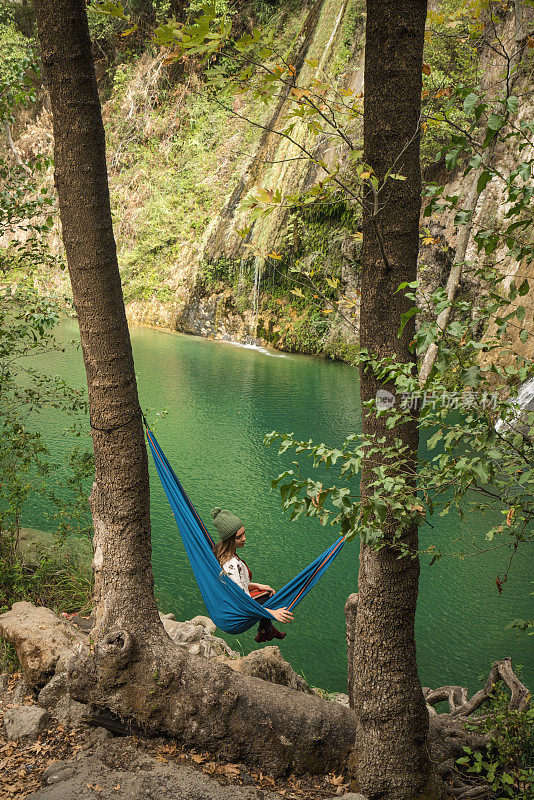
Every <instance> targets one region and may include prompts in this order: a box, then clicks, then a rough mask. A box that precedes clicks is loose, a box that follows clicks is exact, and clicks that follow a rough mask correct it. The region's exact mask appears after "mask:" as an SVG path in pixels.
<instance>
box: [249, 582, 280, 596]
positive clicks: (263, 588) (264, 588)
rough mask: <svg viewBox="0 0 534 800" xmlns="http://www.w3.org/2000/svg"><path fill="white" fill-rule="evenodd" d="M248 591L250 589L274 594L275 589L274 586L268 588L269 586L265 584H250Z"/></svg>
mask: <svg viewBox="0 0 534 800" xmlns="http://www.w3.org/2000/svg"><path fill="white" fill-rule="evenodd" d="M248 589H249V591H250V590H251V589H257V590H258V591H260V592H270V593H271V594H274V589H273V587H272V586H267V584H265V583H249V585H248Z"/></svg>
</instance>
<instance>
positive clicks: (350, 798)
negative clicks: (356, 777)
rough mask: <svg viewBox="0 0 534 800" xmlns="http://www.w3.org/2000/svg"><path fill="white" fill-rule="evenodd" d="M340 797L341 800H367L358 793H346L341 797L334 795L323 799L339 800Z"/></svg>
mask: <svg viewBox="0 0 534 800" xmlns="http://www.w3.org/2000/svg"><path fill="white" fill-rule="evenodd" d="M340 797H342V798H343V800H368V798H367V797H365V796H364V795H363V794H359V793H358V792H346V793H345V794H342V795H339V794H337V795H334V796H333V797H325V800H339V798H340Z"/></svg>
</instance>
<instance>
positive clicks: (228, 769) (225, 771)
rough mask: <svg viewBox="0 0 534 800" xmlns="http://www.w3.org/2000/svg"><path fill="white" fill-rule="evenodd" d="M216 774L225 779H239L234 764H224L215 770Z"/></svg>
mask: <svg viewBox="0 0 534 800" xmlns="http://www.w3.org/2000/svg"><path fill="white" fill-rule="evenodd" d="M217 772H220V773H221V775H224V776H225V777H226V778H239V775H240V772H239V767H238V766H236V765H235V764H224V765H223V766H221V767H218V768H217Z"/></svg>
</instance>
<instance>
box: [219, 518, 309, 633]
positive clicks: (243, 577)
mask: <svg viewBox="0 0 534 800" xmlns="http://www.w3.org/2000/svg"><path fill="white" fill-rule="evenodd" d="M211 516H212V517H213V522H214V523H215V527H216V528H217V531H218V533H219V538H220V540H221V541H220V542H218V543H217V544H216V545H215V548H214V552H215V556H216V558H217V560H218V562H219V564H220V565H221V567H222V568H223V570H224V571H225V572H226V574H227V575H228V576H229V577H230V578H231V579H232V580H233V581H234V583H237V585H238V586H240V587H241V588H242V589H243V591H245V592H247V594H249V595H250V596H251V597H253V598H254V600H256V602H258V603H264V602H265V601H266V600H268V599H269V597H272V595H273V594H274V589H273V588H272V587H271V586H266V585H265V584H263V583H252V582H251V580H250V579H251V578H252V573H251V571H250V570H249V568H248V567H247V565H246V564H245V562H244V561H243V560H242V559H241V558H239V556H238V555H236V549H237V548H238V547H243V546H244V544H245V542H246V536H245V526H244V525H243V523H242V522H241V520H240V519H239V517H236V516H235V515H234V514H232V513H231V512H230V511H226V510H225V509H222V508H214V509H212V512H211ZM269 611H270V612H271V613H272V615H273V617H275V619H277V620H278V622H291V621H292V619H293V614H292V613H291V611H288V610H287V608H277V609H271V608H270V609H269ZM285 635H286V634H285V633H282V632H281V631H279V630H277V629H276V628H275V627H274V625H273V623H272V622H271V621H270V620H268V619H262V620H260V624H259V627H258V632H257V634H256V636H255V641H256V642H270V641H271V640H272V639H283V638H284V636H285Z"/></svg>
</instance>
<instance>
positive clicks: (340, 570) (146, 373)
mask: <svg viewBox="0 0 534 800" xmlns="http://www.w3.org/2000/svg"><path fill="white" fill-rule="evenodd" d="M59 335H60V338H61V339H62V340H63V341H64V342H65V343H66V344H67V349H66V352H65V353H51V354H48V355H47V356H46V358H43V359H41V364H40V366H41V368H42V369H43V370H46V371H47V372H49V373H50V374H59V375H61V376H62V377H65V378H68V380H69V382H70V384H71V385H75V386H82V385H83V382H84V380H85V373H84V370H83V364H82V358H81V352H80V349H79V347H76V346H75V345H74V344H69V341H70V340H71V339H73V338H74V337H76V336H77V326H76V323H74V322H73V321H71V320H67V321H65V322H64V323H62V325H61V326H60V333H59ZM131 336H132V342H133V348H134V357H135V364H136V371H137V380H138V385H139V394H140V398H141V404H142V407H143V409H145V410H147V409H151V410H149V411H148V416H149V420H150V421H151V424H152V426H153V427H154V429H155V432H156V435H157V437H158V440H159V442H160V444H161V446H162V448H163V450H164V451H165V453H166V455H167V457H168V459H169V460H170V462H171V463H172V464H173V465H174V467H175V470H176V472H177V473H178V475H179V477H180V479H181V481H182V483H183V484H184V486H185V488H186V490H187V492H188V494H189V496H190V497H191V499H192V501H193V502H194V503H195V505H196V507H197V509H198V511H199V513H200V515H201V516H202V518H203V519H204V521H205V522H206V524H208V525H210V524H211V516H210V513H209V512H210V509H211V508H212V507H213V506H215V505H220V506H222V507H224V508H230V509H231V510H232V511H234V513H236V514H238V516H240V517H241V519H243V521H244V523H245V526H246V530H247V544H246V546H245V548H244V550H243V551H242V554H243V557H244V558H245V560H246V561H247V563H248V565H249V566H250V568H251V569H252V571H253V574H254V579H255V580H257V581H259V582H262V583H269V584H271V585H272V586H275V587H280V586H281V585H283V584H284V583H286V581H287V580H288V579H289V578H290V577H292V576H293V575H295V574H296V573H297V572H298V571H299V570H300V569H301V567H302V566H304V565H306V564H307V563H309V562H310V561H311V560H312V558H313V557H314V556H316V555H317V554H318V553H320V552H322V550H323V549H325V547H326V546H327V545H328V544H329V543H330V542H332V541H333V540H334V539H335V538H337V533H336V530H335V529H333V528H330V527H326V528H323V527H322V526H321V525H320V524H319V523H317V522H315V521H311V520H306V519H304V520H299V521H298V522H296V523H290V522H289V518H288V517H287V516H286V515H284V514H282V513H281V511H280V500H279V494H278V493H277V492H276V493H275V492H270V481H271V480H272V478H273V477H275V476H276V475H277V474H278V473H279V472H281V471H282V470H283V469H285V468H286V467H287V465H288V464H289V462H290V461H291V456H288V455H285V456H283V457H282V458H281V457H279V456H278V455H277V451H276V449H275V448H266V447H264V446H263V444H262V440H263V437H264V434H265V433H266V432H269V431H271V430H279V431H284V432H286V431H287V432H293V433H294V434H295V436H297V437H302V438H305V439H308V438H312V439H314V440H316V441H324V442H326V443H328V444H330V445H339V444H340V443H341V441H342V440H343V438H344V436H345V435H346V434H347V433H349V432H358V431H359V430H360V405H359V392H358V380H357V375H356V373H355V371H354V370H353V369H351V368H350V367H348V366H346V365H343V364H333V363H330V362H326V361H322V360H319V359H313V358H307V357H303V356H273V355H269V354H266V353H262V352H258V351H257V350H253V349H245V348H239V347H235V346H233V345H230V344H221V343H219V342H212V341H207V340H205V339H200V338H196V337H190V336H184V335H181V334H173V333H165V332H162V331H158V330H152V329H149V328H140V327H132V329H131ZM164 408H166V409H167V410H168V414H167V416H166V417H164V418H163V419H161V420H160V421H159V422H157V424H154V421H155V420H156V411H161V410H162V409H164ZM40 425H41V428H42V431H43V433H44V435H45V439H46V441H47V443H48V445H49V447H50V449H51V451H52V454H53V456H55V457H56V458H61V457H62V456H64V455H66V454H67V453H68V452H69V450H70V448H71V446H73V445H74V444H79V443H80V442H79V440H74V439H72V440H71V438H70V437H69V436H68V435H66V434H65V429H66V426H67V425H68V421H67V420H66V419H65V418H63V417H61V416H60V414H59V412H56V411H53V410H52V411H48V412H47V414H46V415H43V417H42V418H41V421H40ZM87 443H88V444H90V437H89V436H88V437H87ZM150 470H151V471H150V477H151V516H152V540H153V567H154V574H155V579H156V597H157V598H158V600H159V607H160V608H161V609H162V610H164V611H165V612H169V611H172V612H174V614H175V615H176V618H177V619H189V618H191V617H192V616H195V615H196V614H202V613H205V608H204V604H203V602H202V598H201V597H200V594H199V592H198V589H197V587H196V583H195V581H194V578H193V575H192V572H191V569H190V567H189V564H188V562H187V559H186V556H185V553H184V550H183V547H182V544H181V541H180V537H179V535H178V532H177V529H176V525H175V523H174V519H173V517H172V514H171V511H170V508H169V506H168V504H167V501H166V498H165V495H164V493H163V490H162V488H161V485H160V483H159V481H158V479H157V476H156V473H155V469H154V467H153V465H152V464H150ZM333 474H334V475H335V473H333ZM333 482H336V478H335V477H334V478H333ZM337 483H338V485H340V482H339V479H337ZM45 512H46V509H45V508H44V507H43V506H42V504H40V503H39V502H37V501H35V502H33V503H32V504H31V505H29V507H28V509H27V513H26V516H25V520H24V522H25V524H26V525H29V526H33V527H37V528H39V527H40V528H46V527H47V523H46V519H45ZM432 524H433V525H434V526H435V527H434V528H433V529H431V528H430V527H429V526H424V527H423V528H422V529H421V540H422V543H423V544H425V545H426V544H430V543H436V544H442V545H443V546H444V547H447V548H454V542H457V540H458V539H459V538H461V539H462V541H476V542H479V543H481V544H482V543H483V540H484V531H485V529H486V528H487V526H485V525H484V521H483V520H482V519H480V518H479V517H476V516H472V517H471V518H469V519H466V520H464V521H460V520H458V519H457V518H456V517H453V516H448V517H443V518H439V517H438V518H436V519H435V520H432ZM456 546H458V544H457V545H456ZM508 558H509V554H508V552H507V551H499V552H497V553H486V554H482V555H479V556H476V557H473V558H466V559H464V560H459V559H457V558H447V559H444V560H443V561H441V562H437V563H436V564H434V565H433V566H432V567H431V568H430V567H428V564H427V563H425V562H424V563H423V564H422V571H421V585H420V596H419V607H418V615H417V643H418V663H419V673H420V677H421V681H422V683H423V685H426V686H432V687H436V686H439V685H443V684H451V683H460V684H463V685H468V686H469V687H470V688H471V689H472V690H474V689H476V688H478V686H479V681H478V677H479V676H480V675H483V674H487V672H488V670H489V667H490V665H491V662H492V661H493V660H495V659H497V658H502V657H503V656H506V655H511V656H512V659H513V661H514V663H515V664H523V665H525V672H524V678H525V679H526V681H527V683H528V684H529V685H530V687H531V688H532V687H533V686H534V669H533V668H532V658H531V656H532V645H533V644H534V639H533V638H532V637H526V636H521V637H517V636H516V634H515V633H513V632H512V631H505V630H504V627H505V625H506V623H507V622H508V621H509V620H510V619H511V618H513V617H521V616H523V617H525V616H528V615H529V611H528V602H527V601H528V591H529V585H528V580H529V576H530V575H531V572H532V570H531V566H532V564H529V563H528V561H527V560H526V558H525V557H524V556H523V555H519V556H518V557H516V558H515V560H514V563H513V566H512V568H511V571H510V576H509V579H508V582H507V584H506V586H505V589H504V592H503V594H502V595H499V594H498V592H497V589H496V586H495V578H496V576H497V574H498V573H500V574H501V576H502V574H503V573H504V571H505V569H506V566H507V563H508ZM427 561H428V560H427ZM357 571H358V543H357V542H351V543H349V544H347V545H346V546H345V548H344V551H343V552H342V553H341V555H340V556H339V558H338V559H337V561H336V562H335V564H334V565H333V566H332V568H331V569H330V570H329V571H328V572H327V573H326V575H325V577H324V578H323V579H322V580H321V582H320V583H319V584H318V585H317V587H316V588H315V589H314V591H313V592H312V593H311V594H310V595H308V597H307V598H306V599H305V600H304V601H303V602H302V603H301V604H300V605H299V607H298V608H297V609H296V614H295V622H294V623H293V624H291V625H287V626H285V628H284V630H286V631H287V632H288V636H287V637H286V638H285V640H284V641H283V642H281V643H280V645H281V649H282V652H283V654H284V656H285V657H286V658H287V659H288V660H289V661H290V662H291V663H292V665H293V667H294V668H295V669H296V670H298V671H299V672H301V673H302V674H303V675H304V676H305V677H306V679H307V680H308V681H309V682H311V683H312V684H314V685H317V686H321V687H323V688H324V689H326V690H329V691H343V690H344V689H345V683H346V678H345V676H346V649H345V620H344V614H343V606H344V603H345V600H346V598H347V595H348V594H349V593H350V592H353V591H356V588H357ZM253 637H254V631H249V632H247V633H245V634H242V635H240V636H238V637H231V636H225V638H226V639H227V641H229V642H230V643H231V645H232V647H234V648H235V649H237V650H240V649H241V650H243V651H244V652H249V651H250V650H251V649H253V647H255V644H254V641H253Z"/></svg>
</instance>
